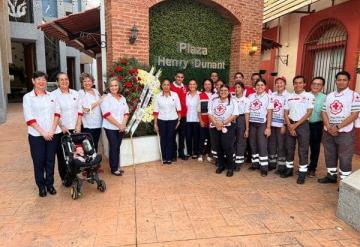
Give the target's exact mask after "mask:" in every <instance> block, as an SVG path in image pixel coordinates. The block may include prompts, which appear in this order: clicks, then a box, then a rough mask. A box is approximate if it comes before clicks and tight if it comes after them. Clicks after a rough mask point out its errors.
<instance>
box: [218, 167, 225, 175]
mask: <svg viewBox="0 0 360 247" xmlns="http://www.w3.org/2000/svg"><path fill="white" fill-rule="evenodd" d="M223 171H225V167H223V166H222V167H221V166H219V167H218V168H217V169H216V174H220V173H222V172H223Z"/></svg>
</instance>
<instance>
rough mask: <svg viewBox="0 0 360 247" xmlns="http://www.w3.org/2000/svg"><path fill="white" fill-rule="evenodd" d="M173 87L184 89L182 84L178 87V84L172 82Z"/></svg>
mask: <svg viewBox="0 0 360 247" xmlns="http://www.w3.org/2000/svg"><path fill="white" fill-rule="evenodd" d="M173 84H174V86H175V87H177V88H183V87H184V83H181V85H180V86H179V85H178V84H176V82H175V81H174V82H173Z"/></svg>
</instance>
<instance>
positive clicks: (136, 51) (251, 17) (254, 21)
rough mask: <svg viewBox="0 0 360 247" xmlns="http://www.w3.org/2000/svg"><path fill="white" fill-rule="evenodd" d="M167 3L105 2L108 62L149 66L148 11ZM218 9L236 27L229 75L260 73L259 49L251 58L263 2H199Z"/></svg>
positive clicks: (156, 0) (147, 0)
mask: <svg viewBox="0 0 360 247" xmlns="http://www.w3.org/2000/svg"><path fill="white" fill-rule="evenodd" d="M163 1H164V0H106V1H105V5H106V6H105V9H106V31H107V61H108V63H111V61H113V60H116V59H117V58H119V57H121V56H127V57H132V56H134V57H136V58H137V59H138V60H139V61H140V62H142V63H145V64H148V63H149V37H150V35H149V9H150V8H151V7H153V6H155V5H156V4H158V3H160V2H163ZM198 1H199V2H201V3H203V4H204V5H207V6H209V7H211V8H214V9H216V10H217V11H218V12H219V14H220V15H222V16H224V17H225V18H228V19H229V20H230V21H231V22H232V23H233V24H234V29H233V33H232V40H231V42H232V47H231V57H230V76H231V77H232V76H233V75H234V73H235V72H237V71H242V72H243V73H244V75H245V77H246V78H249V77H250V75H251V73H252V72H257V71H258V70H259V62H260V49H259V51H258V52H257V53H256V54H255V55H253V56H249V48H250V46H251V44H252V43H253V42H256V43H257V44H258V47H259V48H260V43H261V28H262V10H263V0H252V1H248V0H198ZM134 24H135V25H136V26H137V27H138V29H139V33H138V39H137V40H136V42H135V44H130V43H129V37H130V29H131V27H132V26H133V25H134Z"/></svg>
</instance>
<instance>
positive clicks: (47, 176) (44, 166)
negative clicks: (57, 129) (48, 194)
mask: <svg viewBox="0 0 360 247" xmlns="http://www.w3.org/2000/svg"><path fill="white" fill-rule="evenodd" d="M59 138H60V135H59V134H56V135H54V138H53V139H52V140H51V141H46V140H45V139H44V138H43V137H42V136H32V135H29V145H30V153H31V158H32V160H33V165H34V174H35V182H36V185H37V186H38V187H39V188H40V189H44V188H45V187H48V188H49V187H51V186H53V185H54V168H55V154H56V151H57V148H58V145H59V140H60V139H59Z"/></svg>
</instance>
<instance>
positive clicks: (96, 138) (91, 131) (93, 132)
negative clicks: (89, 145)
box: [82, 128, 101, 152]
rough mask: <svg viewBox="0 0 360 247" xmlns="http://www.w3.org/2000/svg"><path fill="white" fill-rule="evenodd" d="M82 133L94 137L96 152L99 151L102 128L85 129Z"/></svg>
mask: <svg viewBox="0 0 360 247" xmlns="http://www.w3.org/2000/svg"><path fill="white" fill-rule="evenodd" d="M82 132H84V133H89V134H91V135H92V137H93V141H94V145H95V149H96V152H97V151H98V144H99V140H100V134H101V128H96V129H88V128H83V130H82Z"/></svg>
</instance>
